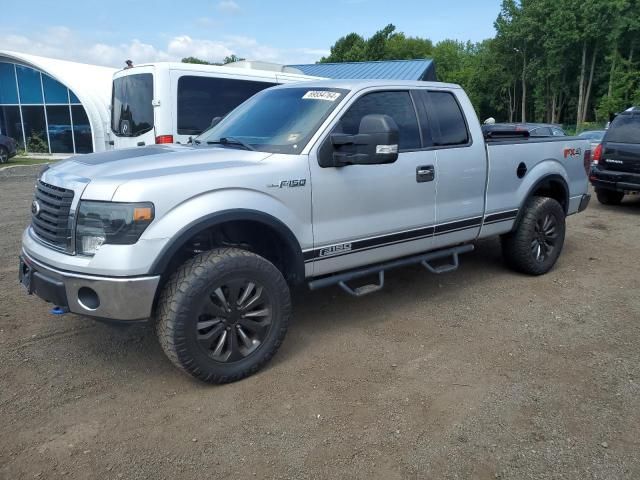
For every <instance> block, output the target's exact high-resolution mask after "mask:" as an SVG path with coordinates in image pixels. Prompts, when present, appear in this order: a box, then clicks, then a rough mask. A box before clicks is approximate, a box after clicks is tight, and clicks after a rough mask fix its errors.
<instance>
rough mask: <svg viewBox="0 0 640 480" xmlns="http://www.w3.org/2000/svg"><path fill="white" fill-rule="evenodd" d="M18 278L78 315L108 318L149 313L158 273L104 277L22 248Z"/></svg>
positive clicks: (141, 316)
mask: <svg viewBox="0 0 640 480" xmlns="http://www.w3.org/2000/svg"><path fill="white" fill-rule="evenodd" d="M19 280H20V282H21V283H22V284H23V285H24V286H25V288H26V289H27V291H28V293H29V294H30V295H31V294H35V295H37V296H38V297H40V298H42V299H43V300H45V301H47V302H50V303H53V304H55V305H57V306H59V307H63V308H68V309H69V311H71V312H73V313H77V314H79V315H86V316H89V317H95V318H100V319H107V320H124V321H133V320H144V319H147V318H149V317H150V316H151V312H152V308H153V301H154V298H155V294H156V290H157V288H158V283H159V282H160V276H144V277H103V276H95V275H85V274H79V273H73V272H67V271H64V270H58V269H56V268H53V267H50V266H48V265H45V264H44V263H42V262H40V261H38V260H35V259H34V258H32V257H30V256H29V255H28V254H27V252H25V251H24V250H23V251H22V255H20V268H19Z"/></svg>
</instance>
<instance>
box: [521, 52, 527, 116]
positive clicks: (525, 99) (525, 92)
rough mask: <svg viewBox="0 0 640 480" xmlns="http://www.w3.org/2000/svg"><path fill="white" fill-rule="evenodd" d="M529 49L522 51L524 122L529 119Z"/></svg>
mask: <svg viewBox="0 0 640 480" xmlns="http://www.w3.org/2000/svg"><path fill="white" fill-rule="evenodd" d="M526 72H527V50H526V49H524V51H523V53H522V123H525V122H526V121H527V75H526Z"/></svg>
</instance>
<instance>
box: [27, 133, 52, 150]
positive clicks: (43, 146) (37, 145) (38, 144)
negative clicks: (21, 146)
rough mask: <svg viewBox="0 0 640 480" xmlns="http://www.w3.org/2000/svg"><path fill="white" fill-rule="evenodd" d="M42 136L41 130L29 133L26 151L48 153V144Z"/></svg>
mask: <svg viewBox="0 0 640 480" xmlns="http://www.w3.org/2000/svg"><path fill="white" fill-rule="evenodd" d="M43 136H44V134H43V133H42V132H32V133H31V136H30V137H29V138H27V151H28V152H29V153H49V146H48V145H47V142H46V141H45V140H43V138H42V137H43Z"/></svg>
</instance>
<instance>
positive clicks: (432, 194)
mask: <svg viewBox="0 0 640 480" xmlns="http://www.w3.org/2000/svg"><path fill="white" fill-rule="evenodd" d="M503 133H504V132H503ZM503 133H501V135H500V136H498V137H496V138H490V139H488V140H487V141H485V139H484V137H483V134H482V130H481V128H480V124H479V122H478V119H477V117H476V115H475V113H474V110H473V108H472V106H471V103H470V101H469V99H468V97H467V95H466V94H465V93H464V91H463V90H462V89H461V88H460V87H458V86H456V85H449V84H443V83H429V82H402V81H387V80H384V81H380V80H378V81H351V80H343V81H336V80H333V81H318V82H315V81H313V82H305V83H304V84H291V85H286V86H278V87H274V88H270V89H267V90H264V91H262V92H260V93H258V94H257V95H255V96H254V97H252V98H250V99H249V100H247V101H246V102H245V103H243V104H242V105H240V106H239V107H238V108H236V109H235V110H234V111H233V112H231V113H230V114H229V115H228V116H227V117H225V118H224V119H223V120H222V121H220V122H219V123H218V124H216V125H214V126H213V127H212V128H210V129H209V130H207V131H206V132H204V133H203V134H202V135H200V136H199V137H198V138H196V139H195V141H194V142H193V144H192V145H189V146H184V145H162V146H161V145H154V146H148V147H145V148H136V149H127V150H116V151H111V152H105V153H96V154H92V155H84V156H76V157H73V158H71V159H69V160H66V161H64V162H61V163H58V164H55V165H54V166H52V167H51V168H49V169H48V170H46V171H44V172H43V173H42V174H41V176H40V178H39V179H38V180H37V184H36V188H35V198H34V200H33V204H32V208H31V210H32V221H31V224H30V226H29V227H28V228H27V229H26V230H25V232H24V235H23V238H22V252H21V256H20V280H21V282H22V283H23V284H24V285H25V286H26V288H27V290H28V292H29V293H34V294H36V295H38V296H39V297H41V298H43V299H44V300H46V301H49V302H51V303H53V304H55V305H57V306H60V307H61V308H63V309H68V310H70V311H71V312H73V313H77V314H81V315H86V316H90V317H95V318H99V319H106V320H111V321H114V320H118V321H125V322H132V321H137V320H144V319H153V320H154V322H155V324H156V329H157V333H158V337H159V340H160V343H161V345H162V348H163V349H164V351H165V352H166V354H167V356H168V357H169V358H170V359H171V361H172V362H173V363H174V364H175V365H177V366H178V367H179V368H181V369H182V370H184V371H185V372H187V373H189V374H191V375H193V376H194V377H197V378H199V379H201V380H203V381H205V382H210V383H224V382H230V381H234V380H238V379H240V378H243V377H246V376H248V375H250V374H252V373H254V372H256V371H257V370H258V369H259V368H260V367H262V366H263V365H264V364H266V363H267V362H268V361H269V360H270V359H271V358H272V357H273V355H274V354H275V353H276V351H277V349H278V347H279V346H280V344H281V343H282V341H283V339H284V337H285V333H286V331H287V327H288V324H289V319H290V315H291V301H290V289H292V287H294V286H297V285H306V286H308V287H309V288H311V289H317V288H320V287H325V286H329V285H339V286H340V287H341V288H342V289H343V290H344V291H346V292H347V293H350V294H352V295H356V296H362V295H364V294H367V293H372V292H374V291H376V290H379V289H381V288H382V287H383V285H384V274H385V271H388V270H390V269H392V268H395V267H400V266H403V265H409V264H417V263H421V264H423V265H424V266H425V268H426V269H428V270H429V271H431V272H434V273H443V272H447V271H450V270H453V269H455V268H456V267H457V266H458V257H459V255H460V254H462V253H465V252H468V251H470V250H472V249H473V243H474V242H475V241H476V240H478V239H480V238H485V237H490V236H495V235H500V236H501V238H502V247H503V252H504V258H505V260H506V263H507V264H508V265H510V266H511V267H512V268H514V269H515V270H518V271H520V272H524V273H527V274H532V275H540V274H543V273H546V272H547V271H549V270H550V269H551V268H552V267H553V265H554V264H555V262H556V260H557V259H558V256H559V255H560V251H561V250H562V246H563V242H564V236H565V217H566V216H567V215H571V214H574V213H577V212H579V211H581V210H583V209H584V208H586V206H587V204H588V202H589V199H590V196H589V194H588V193H587V170H588V169H589V163H590V152H589V150H588V148H589V145H588V142H587V141H586V140H579V139H576V138H570V137H556V138H535V139H534V138H527V136H526V135H524V136H520V137H519V136H517V135H516V134H515V133H514V135H513V136H509V135H503ZM371 277H373V278H375V280H372V281H369V280H368V279H369V278H371Z"/></svg>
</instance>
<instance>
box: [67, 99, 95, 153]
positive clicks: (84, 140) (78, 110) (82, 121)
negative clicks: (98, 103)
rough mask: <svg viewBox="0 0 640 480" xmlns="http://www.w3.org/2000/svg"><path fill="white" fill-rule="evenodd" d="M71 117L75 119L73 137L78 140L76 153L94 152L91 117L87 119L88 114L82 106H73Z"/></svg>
mask: <svg viewBox="0 0 640 480" xmlns="http://www.w3.org/2000/svg"><path fill="white" fill-rule="evenodd" d="M71 117H72V119H73V135H74V137H75V139H76V152H77V153H91V152H93V142H92V141H91V125H89V117H87V112H85V111H84V108H82V105H72V106H71Z"/></svg>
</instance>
